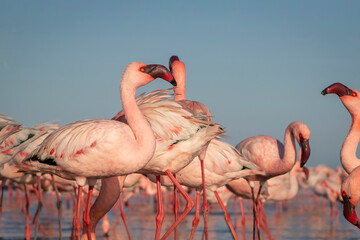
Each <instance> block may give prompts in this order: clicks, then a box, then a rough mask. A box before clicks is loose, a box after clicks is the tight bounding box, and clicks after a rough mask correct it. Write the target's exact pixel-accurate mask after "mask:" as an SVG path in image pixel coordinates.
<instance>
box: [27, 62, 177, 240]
mask: <svg viewBox="0 0 360 240" xmlns="http://www.w3.org/2000/svg"><path fill="white" fill-rule="evenodd" d="M158 77H161V78H163V79H164V80H166V81H168V82H170V83H171V84H173V85H176V82H175V80H174V78H173V77H172V75H171V73H170V72H169V70H168V69H167V68H166V67H164V66H162V65H154V64H153V65H146V64H144V63H141V62H133V63H130V64H129V65H128V66H127V67H126V68H125V70H124V73H123V76H122V78H121V81H120V95H121V100H122V105H123V109H124V112H125V116H126V119H127V123H123V122H118V121H113V120H106V119H97V120H81V121H77V122H75V123H71V124H68V125H66V126H63V127H61V128H59V129H57V130H55V131H54V132H53V133H51V134H50V135H49V136H48V137H47V138H46V139H45V140H44V141H43V143H42V144H40V146H39V147H38V148H37V149H35V150H34V151H33V152H32V153H31V154H30V155H29V156H28V157H26V158H25V159H24V160H23V165H24V166H25V167H26V169H27V170H28V171H34V172H47V173H52V174H55V175H58V176H60V177H63V178H66V179H70V180H75V181H76V183H77V184H78V196H77V198H78V199H77V211H76V216H75V218H76V221H75V224H76V230H77V233H80V228H81V226H80V222H79V220H78V217H79V214H80V204H79V203H80V201H79V199H80V195H81V191H82V187H83V186H84V185H85V184H86V182H87V183H88V184H89V192H88V200H87V204H86V209H85V214H84V220H85V221H84V224H85V226H86V228H87V235H88V238H89V239H91V233H90V228H89V225H90V217H89V210H90V203H91V195H92V190H93V187H94V184H95V183H96V180H97V179H99V178H107V177H111V176H119V175H127V174H130V173H133V172H135V171H136V170H138V169H140V168H142V167H143V166H144V165H145V164H146V163H147V162H148V161H149V160H150V159H151V157H152V156H153V154H154V151H155V147H156V140H155V136H154V133H153V130H152V129H151V127H150V124H149V123H148V121H147V120H146V119H145V117H144V115H143V114H142V112H141V111H140V109H139V108H138V106H137V104H136V101H135V94H136V89H137V88H139V87H141V86H143V85H145V84H148V83H150V82H152V81H153V80H154V79H156V78H158ZM119 143H121V144H119Z"/></svg>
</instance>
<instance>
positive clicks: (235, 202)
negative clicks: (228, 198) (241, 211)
mask: <svg viewBox="0 0 360 240" xmlns="http://www.w3.org/2000/svg"><path fill="white" fill-rule="evenodd" d="M236 200H237V196H234V216H235V224H234V229H235V230H236V228H237V225H238V220H237V201H236Z"/></svg>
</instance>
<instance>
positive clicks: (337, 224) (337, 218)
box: [334, 202, 339, 226]
mask: <svg viewBox="0 0 360 240" xmlns="http://www.w3.org/2000/svg"><path fill="white" fill-rule="evenodd" d="M334 211H335V220H336V226H339V212H338V210H337V207H336V202H335V203H334Z"/></svg>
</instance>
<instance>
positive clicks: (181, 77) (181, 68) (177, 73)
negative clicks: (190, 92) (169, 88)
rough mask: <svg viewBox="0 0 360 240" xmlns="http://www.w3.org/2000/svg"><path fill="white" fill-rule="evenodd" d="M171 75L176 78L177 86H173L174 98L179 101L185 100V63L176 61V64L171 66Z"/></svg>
mask: <svg viewBox="0 0 360 240" xmlns="http://www.w3.org/2000/svg"><path fill="white" fill-rule="evenodd" d="M173 76H174V78H175V79H176V83H177V86H176V87H174V93H175V96H174V100H175V101H181V100H185V99H186V96H185V92H186V70H185V64H184V63H183V62H177V63H176V65H175V64H174V66H173Z"/></svg>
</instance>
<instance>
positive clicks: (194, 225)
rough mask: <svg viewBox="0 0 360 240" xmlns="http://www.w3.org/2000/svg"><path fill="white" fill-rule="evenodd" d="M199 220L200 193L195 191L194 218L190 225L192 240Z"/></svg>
mask: <svg viewBox="0 0 360 240" xmlns="http://www.w3.org/2000/svg"><path fill="white" fill-rule="evenodd" d="M199 220H200V191H196V205H195V218H194V221H193V223H192V231H191V235H190V239H193V238H194V234H195V231H196V228H197V226H198V224H199Z"/></svg>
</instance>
